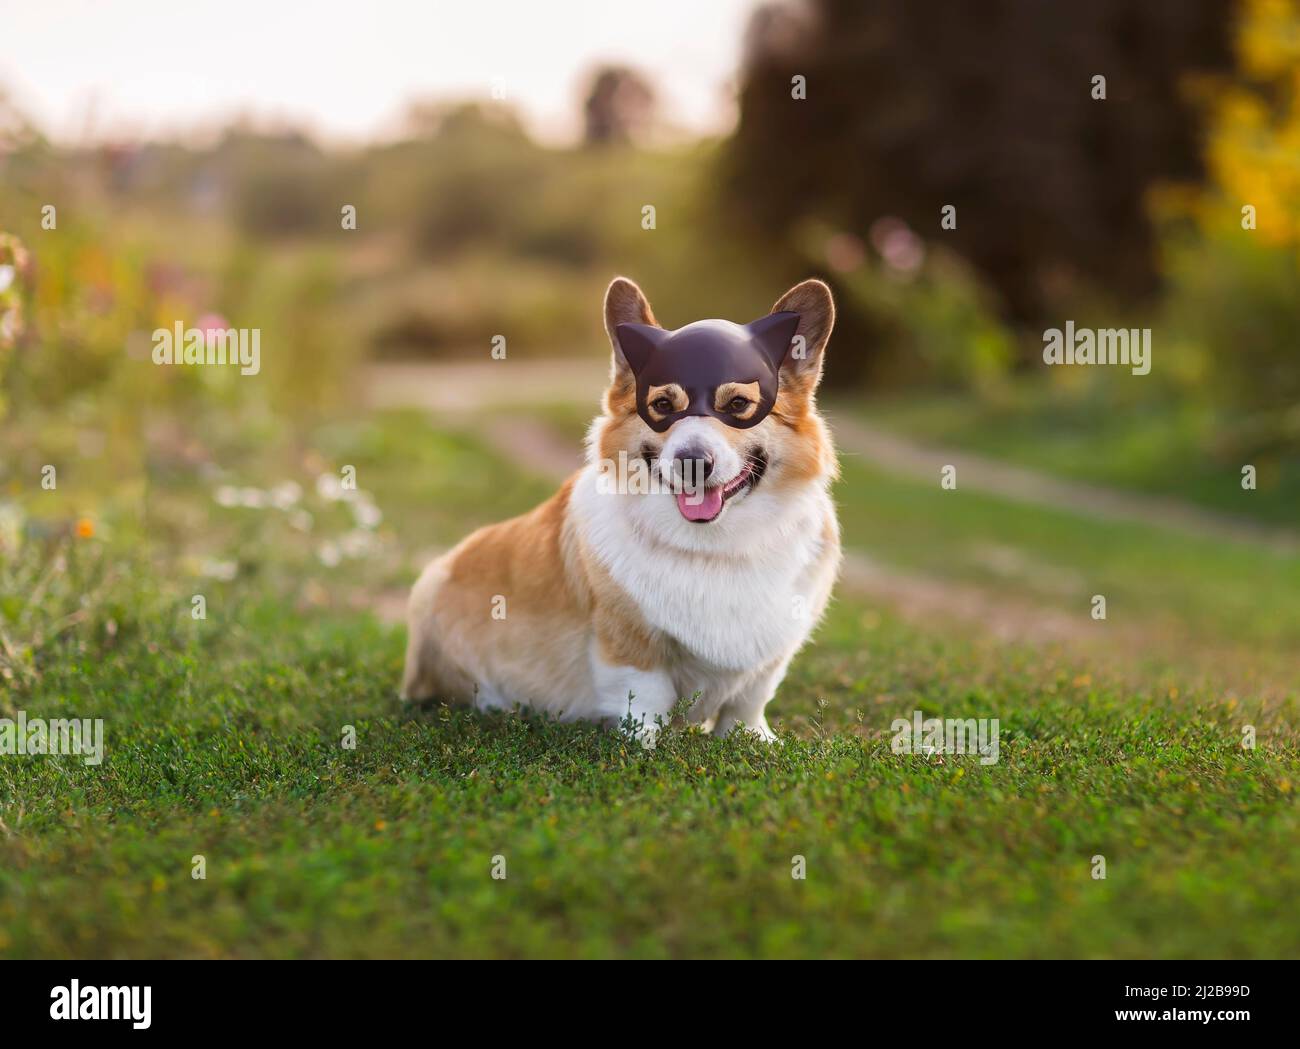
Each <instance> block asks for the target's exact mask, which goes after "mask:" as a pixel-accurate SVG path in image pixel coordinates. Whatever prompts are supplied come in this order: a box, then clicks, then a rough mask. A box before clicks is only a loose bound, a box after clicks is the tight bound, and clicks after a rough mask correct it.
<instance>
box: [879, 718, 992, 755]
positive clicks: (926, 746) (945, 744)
mask: <svg viewBox="0 0 1300 1049" xmlns="http://www.w3.org/2000/svg"><path fill="white" fill-rule="evenodd" d="M889 730H890V731H891V732H893V733H894V740H893V742H892V743H891V744H890V745H889V749H890V750H892V751H893V752H894V753H895V754H979V756H980V764H981V765H996V764H997V762H998V749H999V746H998V744H999V728H998V719H997V718H993V719H992V720H990V719H989V718H925V717H923V716H922V714H921V711H919V710H914V711H912V720H911V721H908V720H907V718H895V719H894V720H893V722H892V723H891V724H890V726H889Z"/></svg>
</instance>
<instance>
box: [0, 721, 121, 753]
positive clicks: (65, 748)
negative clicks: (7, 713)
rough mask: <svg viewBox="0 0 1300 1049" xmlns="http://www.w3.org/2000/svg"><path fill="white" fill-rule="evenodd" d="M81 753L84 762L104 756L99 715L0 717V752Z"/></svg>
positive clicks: (102, 728) (102, 727) (102, 733)
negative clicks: (80, 716) (77, 716)
mask: <svg viewBox="0 0 1300 1049" xmlns="http://www.w3.org/2000/svg"><path fill="white" fill-rule="evenodd" d="M9 754H18V755H23V754H67V755H72V756H74V757H75V756H77V755H81V756H83V757H84V758H85V761H86V764H87V765H98V764H99V763H100V762H102V761H103V760H104V719H103V718H93V719H92V718H51V719H50V720H49V721H46V720H45V719H44V718H31V719H29V718H28V717H27V711H25V710H20V711H18V717H17V719H14V718H0V755H9Z"/></svg>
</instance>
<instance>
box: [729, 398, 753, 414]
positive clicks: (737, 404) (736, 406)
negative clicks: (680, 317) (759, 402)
mask: <svg viewBox="0 0 1300 1049" xmlns="http://www.w3.org/2000/svg"><path fill="white" fill-rule="evenodd" d="M749 404H750V402H749V398H748V397H733V398H731V403H730V404H728V405H727V410H728V411H733V412H743V411H744V410H745V409H746V408H748V407H749Z"/></svg>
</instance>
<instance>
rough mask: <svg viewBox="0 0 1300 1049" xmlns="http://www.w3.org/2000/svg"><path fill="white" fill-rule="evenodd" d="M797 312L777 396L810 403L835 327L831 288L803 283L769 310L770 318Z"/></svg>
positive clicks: (820, 375) (814, 282)
mask: <svg viewBox="0 0 1300 1049" xmlns="http://www.w3.org/2000/svg"><path fill="white" fill-rule="evenodd" d="M780 313H797V314H798V315H799V323H798V324H797V325H796V326H795V329H794V332H793V334H792V335H791V336H790V339H791V342H792V343H793V345H791V346H790V349H789V352H788V353H787V354H786V355H785V361H784V363H783V364H782V365H781V388H780V393H779V396H780V397H781V398H782V399H784V398H786V397H789V398H790V399H791V400H792V401H803V402H804V403H805V405H808V404H810V403H811V399H812V395H813V393H814V392H815V391H816V389H817V384H818V383H819V382H820V381H821V377H822V353H823V351H824V350H825V349H826V342H827V340H829V339H830V337H831V328H833V327H834V326H835V302H834V300H833V299H832V298H831V289H830V288H828V287H827V286H826V285H825V284H824V283H822V282H821V281H819V280H806V281H804V282H803V283H802V284H796V285H795V286H794V287H793V288H791V289H790V290H789V291H787V292H786V293H785V294H784V295H782V296H781V298H780V299H779V300H778V301H777V304H776V305H775V306H773V307H772V313H771V314H770V316H775V315H777V314H780Z"/></svg>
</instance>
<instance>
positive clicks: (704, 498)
mask: <svg viewBox="0 0 1300 1049" xmlns="http://www.w3.org/2000/svg"><path fill="white" fill-rule="evenodd" d="M677 509H678V510H680V511H681V512H682V516H683V517H684V518H686V520H688V521H712V520H713V519H714V518H715V517H717V516H718V514H720V513H722V487H721V485H719V486H717V487H715V488H706V489H704V491H702V492H701V491H694V492H678V493H677Z"/></svg>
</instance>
